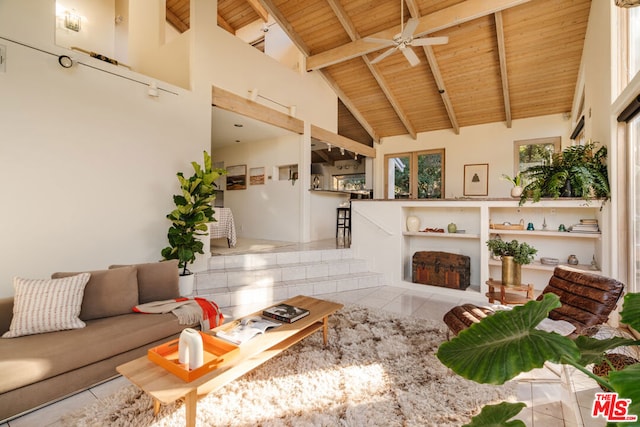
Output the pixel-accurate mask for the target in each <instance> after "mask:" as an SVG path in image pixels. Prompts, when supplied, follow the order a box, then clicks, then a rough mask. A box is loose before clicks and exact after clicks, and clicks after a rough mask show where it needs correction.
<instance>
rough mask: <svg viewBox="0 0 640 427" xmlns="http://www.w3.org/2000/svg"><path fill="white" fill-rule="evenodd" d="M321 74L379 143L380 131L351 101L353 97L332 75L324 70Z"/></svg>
mask: <svg viewBox="0 0 640 427" xmlns="http://www.w3.org/2000/svg"><path fill="white" fill-rule="evenodd" d="M320 75H321V76H322V78H323V79H324V80H325V81H326V82H327V84H328V85H329V86H330V87H331V88H332V89H333V91H334V92H335V93H336V94H337V95H338V98H340V100H341V101H342V103H343V104H344V106H345V107H347V110H349V111H350V112H351V114H352V115H353V117H355V119H356V120H357V121H358V122H359V123H360V125H361V126H362V127H363V128H364V130H365V131H367V133H368V134H369V135H370V136H371V139H373V142H377V143H379V142H380V136H379V135H378V133H377V132H376V131H375V130H374V129H373V127H372V126H371V125H370V124H369V122H368V121H366V120H365V118H364V117H363V116H362V113H360V110H358V109H357V108H356V106H355V105H353V102H352V101H351V99H350V98H349V97H348V96H347V95H346V94H345V93H344V92H343V91H342V89H341V88H340V86H338V83H336V81H335V80H333V78H331V76H330V75H329V74H327V73H325V72H324V71H321V70H320Z"/></svg>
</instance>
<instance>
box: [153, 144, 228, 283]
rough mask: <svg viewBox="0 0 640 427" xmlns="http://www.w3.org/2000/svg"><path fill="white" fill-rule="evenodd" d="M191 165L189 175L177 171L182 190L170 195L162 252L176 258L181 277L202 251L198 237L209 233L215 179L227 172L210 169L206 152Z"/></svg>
mask: <svg viewBox="0 0 640 427" xmlns="http://www.w3.org/2000/svg"><path fill="white" fill-rule="evenodd" d="M191 165H192V166H193V170H194V173H193V175H191V176H190V177H189V178H185V177H184V174H183V173H182V172H178V173H177V174H176V175H177V177H178V181H179V183H180V189H181V190H182V192H181V193H180V194H176V195H174V196H173V202H174V203H175V205H176V207H175V209H174V210H172V211H171V212H170V213H169V214H167V219H169V221H171V226H170V227H169V231H168V233H167V238H168V239H169V246H167V247H166V248H164V249H162V252H161V254H162V257H163V258H164V259H165V260H169V259H177V260H178V266H179V267H180V268H181V269H182V272H181V273H180V275H181V276H189V275H191V272H190V271H189V270H188V268H187V266H188V264H191V263H193V262H194V261H195V260H196V254H204V251H203V247H204V243H203V242H202V241H201V240H200V239H199V237H200V236H205V235H207V234H208V227H207V223H208V222H212V221H213V220H214V219H213V214H214V210H213V206H212V205H211V203H212V202H213V200H214V199H215V197H216V195H215V190H216V188H217V185H216V184H215V180H216V179H218V178H219V177H220V176H222V175H224V174H226V173H227V171H226V170H224V169H220V168H216V169H212V168H211V156H210V155H209V153H207V152H206V151H205V152H204V164H203V165H202V166H201V165H200V164H198V163H197V162H191ZM186 293H191V292H186Z"/></svg>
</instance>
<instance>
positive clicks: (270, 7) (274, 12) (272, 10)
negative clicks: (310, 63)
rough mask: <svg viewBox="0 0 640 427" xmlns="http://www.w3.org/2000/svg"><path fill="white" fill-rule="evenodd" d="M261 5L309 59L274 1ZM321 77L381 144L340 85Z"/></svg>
mask: <svg viewBox="0 0 640 427" xmlns="http://www.w3.org/2000/svg"><path fill="white" fill-rule="evenodd" d="M260 3H261V4H262V5H263V6H264V8H265V9H266V10H267V12H268V13H269V14H270V15H271V16H272V17H273V19H274V20H275V21H276V22H277V23H278V25H280V27H281V28H282V29H283V30H284V32H285V33H286V34H287V36H288V37H289V39H291V41H292V42H293V44H295V45H296V47H297V48H298V49H299V50H300V52H302V53H303V54H304V55H305V56H307V57H308V56H309V52H310V50H309V48H308V47H307V45H306V43H305V42H304V41H303V40H302V39H301V38H300V36H299V35H298V34H297V33H296V32H295V31H293V27H292V26H291V24H290V23H289V21H287V19H285V17H284V16H283V15H282V13H280V11H279V10H278V9H277V8H276V7H275V5H274V4H273V1H272V0H260ZM320 75H321V76H322V77H323V78H324V79H325V81H326V82H327V83H328V84H329V86H330V87H331V88H332V89H333V91H334V92H335V93H336V95H338V98H340V100H341V101H342V103H343V104H344V105H345V106H346V107H347V109H349V111H350V112H351V114H353V117H355V119H356V120H357V121H358V122H360V124H361V125H362V127H363V128H364V130H366V131H367V133H368V134H369V135H370V136H371V138H372V139H373V141H374V142H380V137H379V136H378V134H377V133H376V132H375V131H374V130H373V127H372V126H371V125H370V124H369V122H367V121H366V120H365V118H364V116H363V115H362V114H361V113H360V111H359V110H358V109H357V108H356V106H355V105H354V103H353V102H352V101H351V100H350V99H349V97H348V96H347V95H346V94H345V93H344V92H343V91H342V89H340V87H339V86H338V84H337V83H336V82H335V81H334V80H333V79H332V78H331V77H330V76H328V75H327V73H325V72H322V71H321V72H320Z"/></svg>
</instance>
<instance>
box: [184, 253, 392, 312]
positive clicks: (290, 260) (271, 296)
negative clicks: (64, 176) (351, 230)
mask: <svg viewBox="0 0 640 427" xmlns="http://www.w3.org/2000/svg"><path fill="white" fill-rule="evenodd" d="M208 265H209V269H208V270H207V271H201V272H197V273H196V277H195V290H194V296H198V297H202V298H207V299H210V300H213V301H215V302H216V303H217V304H218V305H219V306H220V307H234V306H241V305H248V304H249V305H250V304H254V305H257V306H268V305H270V304H272V303H274V302H278V301H282V300H284V299H287V298H291V297H294V296H296V295H309V296H314V295H323V294H331V293H335V292H344V291H350V290H357V289H364V288H370V287H377V286H381V285H384V283H383V281H384V277H383V276H382V275H381V274H379V273H372V272H369V271H368V268H367V264H366V261H364V260H359V259H355V258H354V257H353V251H352V250H351V249H350V248H340V249H322V250H303V251H294V252H275V253H274V252H268V253H252V254H242V255H225V256H213V257H211V258H210V259H209V263H208Z"/></svg>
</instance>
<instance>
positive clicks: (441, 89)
mask: <svg viewBox="0 0 640 427" xmlns="http://www.w3.org/2000/svg"><path fill="white" fill-rule="evenodd" d="M423 47H424V53H425V55H427V62H429V67H430V68H431V73H432V74H433V78H434V79H435V81H436V86H437V87H438V93H440V96H441V97H442V102H443V103H444V108H445V109H446V110H447V115H448V116H449V121H450V122H451V127H452V128H453V131H454V132H455V133H456V135H459V134H460V125H459V124H458V119H457V118H456V112H455V110H454V109H453V103H452V102H451V98H449V93H448V92H447V88H446V86H445V84H444V79H443V78H442V73H440V67H438V60H437V59H436V55H435V53H433V49H432V48H431V46H423Z"/></svg>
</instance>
